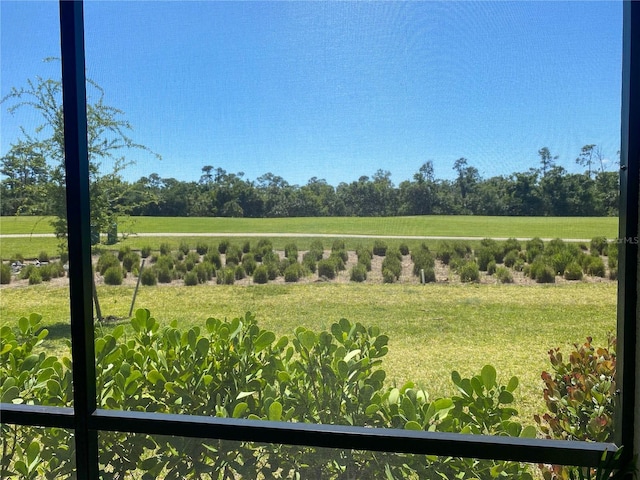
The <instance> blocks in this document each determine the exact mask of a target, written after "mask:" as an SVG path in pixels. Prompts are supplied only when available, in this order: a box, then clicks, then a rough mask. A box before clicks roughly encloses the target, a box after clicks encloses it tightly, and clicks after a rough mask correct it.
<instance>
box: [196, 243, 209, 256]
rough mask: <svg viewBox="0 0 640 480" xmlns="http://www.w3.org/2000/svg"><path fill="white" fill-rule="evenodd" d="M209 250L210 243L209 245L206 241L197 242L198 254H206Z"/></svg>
mask: <svg viewBox="0 0 640 480" xmlns="http://www.w3.org/2000/svg"><path fill="white" fill-rule="evenodd" d="M208 251H209V245H207V244H206V243H204V242H198V243H196V253H197V254H198V255H206V254H207V252H208Z"/></svg>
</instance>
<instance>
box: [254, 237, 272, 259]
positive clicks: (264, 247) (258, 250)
mask: <svg viewBox="0 0 640 480" xmlns="http://www.w3.org/2000/svg"><path fill="white" fill-rule="evenodd" d="M272 251H273V245H272V244H271V240H269V239H267V238H261V239H260V240H259V241H258V244H257V245H256V247H255V250H254V252H253V255H254V257H255V259H256V261H258V262H262V261H263V257H264V256H265V255H267V253H269V252H272Z"/></svg>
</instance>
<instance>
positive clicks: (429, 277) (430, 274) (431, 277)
mask: <svg viewBox="0 0 640 480" xmlns="http://www.w3.org/2000/svg"><path fill="white" fill-rule="evenodd" d="M420 281H422V277H420ZM435 281H436V271H435V270H434V269H433V267H425V269H424V283H432V282H435Z"/></svg>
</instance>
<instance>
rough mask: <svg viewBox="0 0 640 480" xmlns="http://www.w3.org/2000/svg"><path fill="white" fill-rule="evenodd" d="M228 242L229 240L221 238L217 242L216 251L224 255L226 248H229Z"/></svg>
mask: <svg viewBox="0 0 640 480" xmlns="http://www.w3.org/2000/svg"><path fill="white" fill-rule="evenodd" d="M230 244H231V242H229V240H222V241H221V242H220V243H219V244H218V252H219V253H221V254H223V255H224V254H225V253H227V248H229V245H230Z"/></svg>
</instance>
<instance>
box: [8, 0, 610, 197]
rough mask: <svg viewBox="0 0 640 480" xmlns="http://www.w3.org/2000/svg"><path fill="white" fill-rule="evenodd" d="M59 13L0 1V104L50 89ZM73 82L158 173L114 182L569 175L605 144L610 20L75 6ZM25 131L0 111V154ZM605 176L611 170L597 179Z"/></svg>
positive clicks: (455, 10) (443, 11)
mask: <svg viewBox="0 0 640 480" xmlns="http://www.w3.org/2000/svg"><path fill="white" fill-rule="evenodd" d="M57 8H58V7H57V2H51V1H48V2H31V1H29V2H14V1H5V0H2V1H0V15H1V34H0V35H1V36H0V41H1V46H0V48H1V50H0V53H1V74H2V77H1V93H2V96H4V95H6V94H7V93H8V91H9V89H10V88H11V87H12V86H23V85H25V84H26V80H27V79H28V78H34V77H35V76H36V75H40V76H43V77H47V76H50V77H56V76H59V64H56V63H43V61H42V60H43V59H44V58H45V57H50V56H59V23H58V18H57ZM85 29H86V33H85V35H86V50H87V73H88V76H89V77H91V78H92V79H94V80H95V81H96V82H98V83H99V84H100V85H101V86H102V87H103V88H104V89H105V92H106V98H105V101H106V103H107V104H109V105H112V106H114V107H117V108H120V109H121V110H123V111H124V112H125V118H126V119H127V120H129V121H130V122H131V124H132V125H133V127H134V131H133V132H131V135H132V137H133V138H134V140H136V141H137V142H139V143H142V144H145V145H146V146H148V147H150V148H151V149H152V150H154V151H155V152H157V153H159V154H160V155H161V156H162V160H161V161H158V160H156V159H155V158H153V157H152V156H150V155H147V154H144V153H143V152H138V151H133V152H129V153H127V156H128V158H130V159H132V160H135V161H136V165H135V166H132V167H130V168H129V169H128V170H127V172H126V176H127V177H128V178H129V179H137V178H139V177H140V176H142V175H149V174H150V173H152V172H156V173H158V174H159V175H160V176H161V177H175V178H177V179H180V180H197V179H198V178H199V177H200V174H201V168H202V166H204V165H213V166H214V167H221V168H223V169H225V170H227V171H229V172H240V171H242V172H245V174H246V177H247V178H250V179H256V178H257V177H258V176H260V175H261V174H263V173H266V172H273V173H274V174H277V175H280V176H282V177H284V178H285V179H286V180H287V181H289V182H290V183H292V184H299V185H302V184H305V183H306V182H307V180H308V179H309V178H311V177H313V176H316V177H318V178H325V179H326V180H327V181H328V182H329V183H330V184H333V185H337V184H338V183H339V182H341V181H346V182H350V181H353V180H356V179H357V178H358V177H360V176H361V175H368V176H372V175H373V174H374V173H375V171H376V170H378V169H384V170H389V171H391V173H392V177H391V178H392V180H393V181H394V183H396V184H398V183H400V182H401V181H402V180H405V179H409V178H411V177H412V176H413V174H414V173H415V172H416V171H417V170H418V169H419V167H420V165H421V164H422V163H424V162H425V161H427V160H433V162H434V165H435V173H436V176H437V177H439V178H451V177H453V175H454V172H453V170H452V167H453V163H454V161H455V160H456V159H458V158H460V157H466V158H467V159H468V161H469V164H470V165H472V166H475V167H476V168H478V170H479V171H480V174H481V175H482V176H483V177H485V178H487V177H490V176H493V175H501V174H510V173H512V172H515V171H525V170H527V169H529V168H530V167H537V166H538V155H537V151H538V150H539V149H540V148H541V147H544V146H547V147H549V149H550V150H551V152H552V154H554V155H558V156H559V159H558V164H559V165H562V166H564V167H565V168H567V169H568V170H569V171H582V170H583V168H582V167H578V166H577V165H576V164H575V158H576V157H577V155H578V154H579V153H580V147H582V146H583V145H585V144H590V143H594V144H598V145H600V146H601V147H602V150H603V152H604V154H605V156H606V157H608V158H609V159H611V160H612V161H615V160H616V159H617V156H616V152H617V151H618V149H619V141H620V140H619V139H620V132H619V130H620V84H621V53H622V52H621V48H622V2H621V1H613V0H611V1H602V2H555V1H535V2H523V1H515V2H508V1H497V2H475V1H466V2H452V1H447V2H445V1H436V2H375V3H371V2H366V1H365V2H306V1H290V2H285V1H283V2H217V1H208V2H195V1H173V2H159V1H153V2H151V1H137V2H121V1H103V2H97V1H88V2H86V5H85ZM36 121H37V116H36V115H35V114H34V112H30V111H28V110H24V109H23V110H22V111H21V112H20V114H18V115H14V116H11V115H9V114H8V113H7V112H6V105H2V127H1V133H2V139H1V142H0V153H1V154H5V153H6V152H7V150H8V149H9V147H10V144H11V143H12V142H15V141H16V139H17V138H18V136H19V129H18V127H19V126H20V125H25V126H26V127H27V129H28V130H29V129H32V128H33V126H34V125H35V124H36ZM610 168H611V169H613V168H615V167H614V165H613V164H611V167H610Z"/></svg>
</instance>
